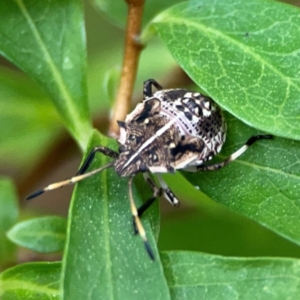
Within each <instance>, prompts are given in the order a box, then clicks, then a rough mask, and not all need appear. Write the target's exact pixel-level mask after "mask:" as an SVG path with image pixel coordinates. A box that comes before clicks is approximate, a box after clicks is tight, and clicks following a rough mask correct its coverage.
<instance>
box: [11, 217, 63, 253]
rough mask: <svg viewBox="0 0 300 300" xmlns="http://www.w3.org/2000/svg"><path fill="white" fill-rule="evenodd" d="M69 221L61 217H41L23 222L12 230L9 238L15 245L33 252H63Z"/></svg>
mask: <svg viewBox="0 0 300 300" xmlns="http://www.w3.org/2000/svg"><path fill="white" fill-rule="evenodd" d="M66 227H67V221H66V219H64V218H61V217H56V216H52V217H40V218H35V219H30V220H27V221H22V222H19V223H17V224H16V225H15V226H14V227H13V228H11V229H10V230H9V231H8V233H7V237H8V238H9V239H10V240H11V241H12V242H14V243H15V244H17V245H19V246H22V247H25V248H28V249H31V250H33V251H37V252H42V253H50V252H57V251H62V250H63V248H64V245H65V239H66Z"/></svg>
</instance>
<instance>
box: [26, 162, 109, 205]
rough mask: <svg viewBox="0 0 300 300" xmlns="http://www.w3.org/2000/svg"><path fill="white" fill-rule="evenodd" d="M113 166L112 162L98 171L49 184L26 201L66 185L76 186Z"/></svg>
mask: <svg viewBox="0 0 300 300" xmlns="http://www.w3.org/2000/svg"><path fill="white" fill-rule="evenodd" d="M112 166H113V162H110V163H108V164H106V165H105V166H102V167H101V168H98V169H96V170H93V171H91V172H89V173H85V174H82V175H77V176H74V177H72V178H70V179H67V180H64V181H60V182H56V183H52V184H49V185H48V186H46V187H45V188H43V189H41V190H38V191H36V192H34V193H32V194H30V195H29V196H27V197H26V200H30V199H32V198H35V197H37V196H39V195H41V194H43V193H45V192H47V191H52V190H55V189H58V188H61V187H63V186H65V185H68V184H74V183H76V182H78V181H80V180H83V179H85V178H87V177H90V176H92V175H94V174H96V173H99V172H101V171H103V170H104V169H107V168H110V167H112Z"/></svg>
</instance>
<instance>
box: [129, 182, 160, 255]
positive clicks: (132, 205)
mask: <svg viewBox="0 0 300 300" xmlns="http://www.w3.org/2000/svg"><path fill="white" fill-rule="evenodd" d="M132 181H133V176H131V177H130V178H129V181H128V187H129V201H130V208H131V213H132V216H133V218H134V223H135V228H136V230H137V232H138V234H139V235H140V237H141V238H142V240H143V242H144V245H145V248H146V251H147V253H148V255H149V256H150V258H151V259H152V260H154V254H153V251H152V249H151V247H150V244H149V242H148V240H147V237H146V232H145V229H144V227H143V224H142V222H141V219H140V217H139V214H138V210H137V208H136V205H135V203H134V199H133V195H132Z"/></svg>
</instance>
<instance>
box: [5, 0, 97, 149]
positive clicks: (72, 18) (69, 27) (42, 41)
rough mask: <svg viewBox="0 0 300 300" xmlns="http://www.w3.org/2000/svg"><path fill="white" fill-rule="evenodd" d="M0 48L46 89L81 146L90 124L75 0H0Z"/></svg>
mask: <svg viewBox="0 0 300 300" xmlns="http://www.w3.org/2000/svg"><path fill="white" fill-rule="evenodd" d="M0 54H2V55H3V56H4V57H6V58H7V59H9V60H10V61H11V62H13V63H14V64H16V65H17V66H18V67H20V68H21V69H22V70H24V71H25V73H27V74H28V75H30V76H31V77H32V78H33V79H34V80H35V81H37V82H38V84H39V85H40V86H41V87H42V88H44V89H45V90H46V91H47V92H48V94H49V95H50V97H51V99H52V101H53V102H54V104H55V106H56V108H57V110H58V112H59V114H60V115H61V116H62V118H63V120H64V122H65V125H66V126H67V128H68V129H69V131H70V132H71V133H72V135H73V136H74V137H75V138H76V140H77V141H78V143H79V144H80V145H81V146H82V148H85V146H86V143H87V140H88V137H89V134H90V132H91V126H90V121H89V112H88V105H87V92H86V82H85V75H86V74H85V72H86V70H85V67H86V66H85V63H86V62H85V59H86V49H85V35H84V23H83V12H82V5H81V2H80V1H78V0H67V1H59V0H51V1H48V2H47V3H46V4H45V3H44V2H39V1H23V0H16V1H10V0H5V1H3V2H2V6H1V10H0Z"/></svg>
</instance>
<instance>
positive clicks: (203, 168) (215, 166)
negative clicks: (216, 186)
mask: <svg viewBox="0 0 300 300" xmlns="http://www.w3.org/2000/svg"><path fill="white" fill-rule="evenodd" d="M272 138H273V136H272V135H270V134H268V135H256V136H252V137H251V138H250V139H249V140H248V141H247V142H246V143H245V145H244V146H242V147H241V148H240V149H239V150H237V151H236V152H234V153H233V154H231V155H230V156H229V157H227V158H226V159H225V160H224V161H222V162H220V163H216V164H212V165H200V166H196V170H195V171H214V170H219V169H221V168H223V167H225V166H226V165H228V164H229V163H230V162H232V161H234V160H235V159H236V158H238V157H239V156H240V155H242V154H243V153H244V152H245V151H246V150H247V149H248V148H249V147H250V146H251V145H252V144H253V143H254V142H256V141H257V140H262V139H272Z"/></svg>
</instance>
